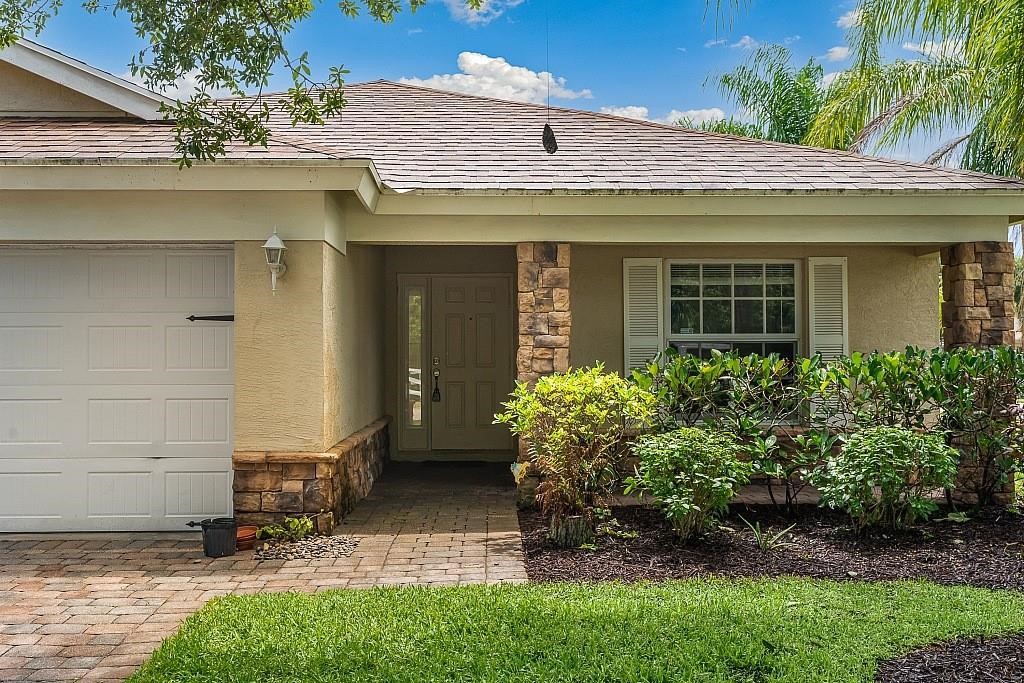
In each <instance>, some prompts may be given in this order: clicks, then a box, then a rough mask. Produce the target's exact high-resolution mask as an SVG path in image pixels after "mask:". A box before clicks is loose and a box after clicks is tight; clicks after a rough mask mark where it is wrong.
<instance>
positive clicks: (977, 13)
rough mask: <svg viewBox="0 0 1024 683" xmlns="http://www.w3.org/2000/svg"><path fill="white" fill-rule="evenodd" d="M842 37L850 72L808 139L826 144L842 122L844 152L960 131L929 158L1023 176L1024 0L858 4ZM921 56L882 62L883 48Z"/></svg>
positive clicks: (908, 0) (874, 0) (873, 1)
mask: <svg viewBox="0 0 1024 683" xmlns="http://www.w3.org/2000/svg"><path fill="white" fill-rule="evenodd" d="M857 17H858V21H857V24H856V26H855V27H854V28H853V29H852V31H851V35H850V41H851V46H852V47H853V50H854V67H853V68H852V69H851V70H850V71H848V72H846V73H845V74H844V75H843V76H842V77H841V78H839V79H837V81H836V88H835V91H834V97H833V98H832V99H831V101H830V102H829V104H828V105H827V106H826V108H825V109H824V111H823V112H822V116H821V117H819V119H818V121H817V122H816V123H815V126H814V128H813V130H812V133H811V135H810V137H809V142H811V143H812V144H822V145H827V144H830V143H831V142H832V141H834V140H835V139H836V137H837V136H838V135H840V134H841V131H842V130H843V129H844V128H845V127H848V126H849V125H851V124H854V125H859V126H861V127H862V133H861V134H860V135H859V136H858V137H857V139H856V140H855V141H854V144H853V147H854V149H864V148H865V147H867V146H868V145H871V144H874V145H876V146H886V145H892V144H895V143H898V142H902V141H905V140H907V139H909V138H910V137H911V136H912V135H915V134H918V133H922V132H923V133H927V134H938V133H940V132H942V131H943V130H944V129H947V128H956V129H959V130H964V131H966V133H965V134H963V135H961V136H958V137H957V138H955V139H953V140H950V141H949V142H948V143H947V144H945V145H943V147H941V148H940V149H939V150H937V151H936V153H935V154H933V155H932V157H931V159H930V161H932V162H935V163H941V162H944V161H946V160H948V159H949V158H951V157H952V155H954V154H955V153H960V154H961V158H960V165H961V166H962V167H964V168H968V169H973V170H978V171H985V172H990V173H998V174H1001V175H1024V0H985V1H984V2H982V1H979V0H863V2H862V3H861V5H860V7H859V9H858V14H857ZM901 41H902V42H913V43H914V44H916V45H917V46H918V47H919V50H920V52H921V53H922V58H921V59H917V60H898V61H895V62H891V63H886V62H885V61H884V60H883V57H882V52H883V50H884V48H885V47H886V46H888V45H890V44H893V43H898V42H901Z"/></svg>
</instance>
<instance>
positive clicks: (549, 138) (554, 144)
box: [543, 123, 558, 154]
mask: <svg viewBox="0 0 1024 683" xmlns="http://www.w3.org/2000/svg"><path fill="white" fill-rule="evenodd" d="M543 139H544V149H545V150H547V153H548V154H554V153H555V152H557V151H558V140H556V139H555V131H553V130H551V124H548V123H545V124H544V137H543Z"/></svg>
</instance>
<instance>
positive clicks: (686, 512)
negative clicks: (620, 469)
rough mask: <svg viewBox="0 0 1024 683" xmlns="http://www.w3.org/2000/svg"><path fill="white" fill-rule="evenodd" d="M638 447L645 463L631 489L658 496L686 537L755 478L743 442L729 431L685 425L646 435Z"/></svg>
mask: <svg viewBox="0 0 1024 683" xmlns="http://www.w3.org/2000/svg"><path fill="white" fill-rule="evenodd" d="M633 450H634V453H635V454H636V456H637V457H638V458H639V459H640V464H639V465H638V466H637V468H636V474H635V476H633V477H630V478H629V479H628V480H627V482H626V492H627V493H633V492H640V493H641V494H649V495H651V496H653V497H654V499H655V504H656V505H657V506H658V507H659V508H660V509H661V510H662V511H663V512H664V513H665V517H666V518H667V519H668V521H669V522H670V523H671V524H672V526H673V527H674V528H675V530H676V532H677V533H678V534H679V536H680V537H681V538H683V539H689V538H692V537H693V536H694V535H696V534H698V533H700V532H701V531H703V530H704V529H705V528H706V527H707V525H708V523H709V522H711V521H712V520H714V519H715V518H717V517H718V516H719V515H720V514H721V513H722V512H723V511H724V510H725V509H726V507H727V506H728V504H729V501H730V500H732V497H733V496H734V495H735V494H736V491H737V490H738V489H739V487H740V486H743V485H744V484H746V483H747V481H748V480H749V478H750V471H751V466H750V464H749V463H747V462H744V461H743V460H742V459H741V457H740V456H741V453H742V449H741V447H740V445H739V443H738V442H737V441H736V439H735V437H733V436H732V435H731V434H728V433H725V432H718V431H710V430H706V429H700V428H696V427H683V428H681V429H677V430H675V431H672V432H667V433H665V434H656V435H648V436H643V437H641V438H640V439H638V440H637V441H636V443H635V444H634V446H633Z"/></svg>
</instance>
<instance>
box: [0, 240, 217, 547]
mask: <svg viewBox="0 0 1024 683" xmlns="http://www.w3.org/2000/svg"><path fill="white" fill-rule="evenodd" d="M232 261H233V256H232V252H231V251H230V250H226V249H216V250H215V249H202V250H198V249H178V248H173V249H172V248H152V249H145V250H124V249H102V250H101V249H88V250H84V249H62V250H50V249H38V250H11V249H0V531H108V530H110V531H113V530H122V531H129V530H183V529H184V523H185V522H186V521H188V520H190V519H196V518H202V517H206V516H218V515H219V516H222V515H226V514H230V512H231V429H232V399H233V389H234V387H233V380H232V344H233V341H232V325H231V323H230V322H209V321H194V322H190V321H188V320H186V318H187V317H188V316H189V315H192V314H195V315H227V314H231V313H232V312H233V308H232V294H233V291H232V290H233V282H234V276H233V264H232Z"/></svg>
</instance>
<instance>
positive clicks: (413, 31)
mask: <svg viewBox="0 0 1024 683" xmlns="http://www.w3.org/2000/svg"><path fill="white" fill-rule="evenodd" d="M406 33H408V34H409V35H410V36H415V35H417V34H419V33H423V29H421V28H411V29H409V30H408V31H406Z"/></svg>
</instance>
